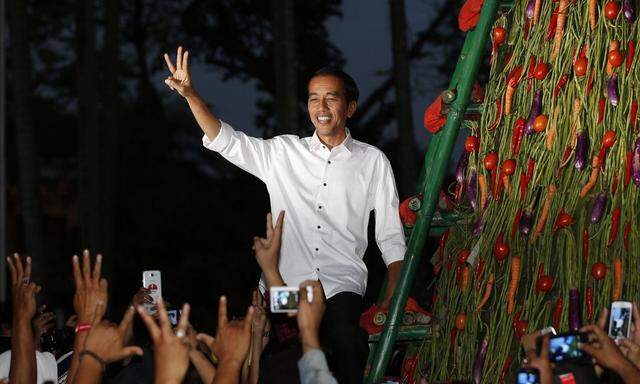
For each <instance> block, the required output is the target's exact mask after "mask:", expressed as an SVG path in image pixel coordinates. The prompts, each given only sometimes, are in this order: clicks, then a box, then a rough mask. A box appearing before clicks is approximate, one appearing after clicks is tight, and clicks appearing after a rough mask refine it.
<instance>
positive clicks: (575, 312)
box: [569, 288, 582, 332]
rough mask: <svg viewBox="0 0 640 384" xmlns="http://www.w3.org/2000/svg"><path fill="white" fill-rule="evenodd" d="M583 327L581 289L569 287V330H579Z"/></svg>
mask: <svg viewBox="0 0 640 384" xmlns="http://www.w3.org/2000/svg"><path fill="white" fill-rule="evenodd" d="M580 328H582V314H581V313H580V291H578V290H577V289H576V288H570V289H569V330H570V331H573V332H575V331H577V330H579V329H580Z"/></svg>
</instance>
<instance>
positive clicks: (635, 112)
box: [629, 100, 638, 130]
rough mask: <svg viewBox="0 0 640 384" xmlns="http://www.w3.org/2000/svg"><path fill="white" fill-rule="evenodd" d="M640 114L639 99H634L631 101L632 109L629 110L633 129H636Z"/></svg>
mask: <svg viewBox="0 0 640 384" xmlns="http://www.w3.org/2000/svg"><path fill="white" fill-rule="evenodd" d="M637 116H638V100H633V101H632V102H631V111H630V112H629V123H630V125H631V129H632V130H634V129H636V117H637Z"/></svg>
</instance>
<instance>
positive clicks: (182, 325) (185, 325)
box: [176, 303, 191, 334]
mask: <svg viewBox="0 0 640 384" xmlns="http://www.w3.org/2000/svg"><path fill="white" fill-rule="evenodd" d="M190 312H191V306H190V305H189V303H184V304H183V305H182V313H181V314H180V321H179V322H178V326H177V327H176V328H178V329H182V330H183V331H184V332H185V334H186V332H187V330H188V329H189V313H190Z"/></svg>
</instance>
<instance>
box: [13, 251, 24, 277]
mask: <svg viewBox="0 0 640 384" xmlns="http://www.w3.org/2000/svg"><path fill="white" fill-rule="evenodd" d="M13 262H14V263H15V267H16V271H17V274H16V276H17V278H18V280H16V281H17V282H22V279H23V278H24V269H22V258H21V257H20V255H19V254H17V253H14V254H13Z"/></svg>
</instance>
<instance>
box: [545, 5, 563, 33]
mask: <svg viewBox="0 0 640 384" xmlns="http://www.w3.org/2000/svg"><path fill="white" fill-rule="evenodd" d="M559 8H560V7H557V8H556V9H555V10H554V11H553V13H552V14H551V20H549V26H548V27H547V40H553V37H554V36H555V35H556V27H557V26H558V10H559Z"/></svg>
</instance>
